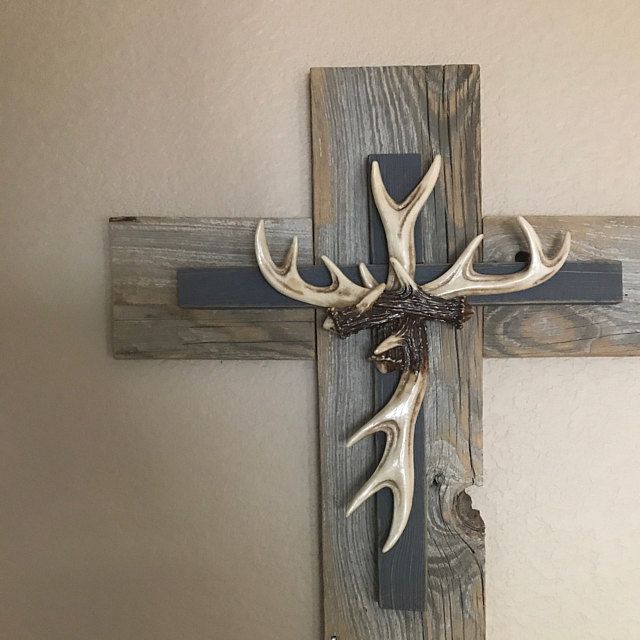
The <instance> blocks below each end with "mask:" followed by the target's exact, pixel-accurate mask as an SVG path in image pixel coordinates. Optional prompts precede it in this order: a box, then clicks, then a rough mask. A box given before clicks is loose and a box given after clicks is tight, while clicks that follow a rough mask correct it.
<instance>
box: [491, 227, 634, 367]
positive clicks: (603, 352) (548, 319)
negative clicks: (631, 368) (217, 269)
mask: <svg viewBox="0 0 640 640" xmlns="http://www.w3.org/2000/svg"><path fill="white" fill-rule="evenodd" d="M527 219H528V220H529V221H530V222H531V224H533V226H534V227H535V228H536V230H537V231H538V232H539V234H540V237H541V238H542V240H543V242H544V244H545V246H554V245H555V246H557V244H558V242H559V239H560V236H561V233H560V232H561V230H567V231H571V234H572V245H571V253H570V255H569V259H570V260H601V259H605V260H620V261H621V262H622V268H623V285H624V300H623V302H622V303H621V304H619V305H615V306H577V305H575V306H574V305H562V306H557V307H556V306H550V307H544V308H540V307H535V306H519V307H500V306H498V307H492V308H490V309H487V311H486V312H485V329H484V331H485V337H484V353H485V355H486V356H488V357H490V358H522V357H541V356H583V357H588V356H638V355H640V250H639V247H640V217H637V216H633V217H632V216H527ZM484 229H485V231H486V232H487V239H486V241H485V258H486V259H488V260H505V259H507V258H508V257H512V256H513V252H514V251H516V250H517V247H518V246H519V244H520V242H521V240H520V238H519V234H518V231H517V225H516V223H515V219H514V218H510V217H506V218H503V217H487V218H485V219H484Z"/></svg>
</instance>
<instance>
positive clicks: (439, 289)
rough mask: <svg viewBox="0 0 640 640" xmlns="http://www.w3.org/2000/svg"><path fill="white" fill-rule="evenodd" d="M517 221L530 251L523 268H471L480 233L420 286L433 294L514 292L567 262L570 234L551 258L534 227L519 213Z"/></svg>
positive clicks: (543, 277) (480, 239) (567, 234)
mask: <svg viewBox="0 0 640 640" xmlns="http://www.w3.org/2000/svg"><path fill="white" fill-rule="evenodd" d="M518 224H519V225H520V227H521V229H522V231H523V232H524V235H525V236H526V238H527V243H528V244H529V252H530V260H529V264H528V265H527V267H526V268H524V269H523V270H522V271H518V272H517V273H513V274H509V275H502V276H494V275H487V274H483V273H478V272H477V271H476V270H475V269H474V268H473V256H474V254H475V252H476V250H477V249H478V247H479V246H480V243H481V242H482V239H483V237H484V236H483V235H482V234H480V235H479V236H476V237H475V238H474V239H473V240H472V241H471V242H470V243H469V244H468V246H467V248H466V249H465V250H464V251H463V252H462V253H461V254H460V257H459V258H458V259H457V260H456V262H455V263H454V264H453V266H452V267H451V268H450V269H449V270H447V271H446V272H445V273H443V274H442V275H441V276H440V277H439V278H436V279H435V280H432V281H431V282H427V283H426V284H423V285H422V286H421V287H420V288H421V289H422V290H423V291H424V292H425V293H428V294H430V295H432V296H440V297H441V298H453V297H458V296H468V295H476V296H483V295H492V294H496V293H513V292H515V291H523V290H524V289H531V288H532V287H536V286H537V285H539V284H542V283H543V282H546V281H547V280H549V278H551V277H553V276H554V275H555V274H556V273H558V271H560V269H561V268H562V265H563V264H564V263H565V262H566V260H567V257H568V255H569V250H570V249H571V234H570V233H566V234H565V236H564V240H563V241H562V246H561V248H560V250H559V251H558V253H557V254H556V255H555V256H553V257H552V258H548V257H547V256H546V255H545V253H544V250H543V248H542V243H541V242H540V237H539V236H538V234H537V233H536V232H535V230H534V228H533V227H532V226H531V225H530V224H529V223H528V222H527V221H526V220H525V219H524V218H523V217H522V216H518Z"/></svg>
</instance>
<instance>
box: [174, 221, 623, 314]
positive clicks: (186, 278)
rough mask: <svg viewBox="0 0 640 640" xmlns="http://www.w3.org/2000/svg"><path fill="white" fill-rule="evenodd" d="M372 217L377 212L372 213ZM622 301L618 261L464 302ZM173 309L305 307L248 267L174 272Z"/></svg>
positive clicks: (315, 275) (483, 269)
mask: <svg viewBox="0 0 640 640" xmlns="http://www.w3.org/2000/svg"><path fill="white" fill-rule="evenodd" d="M376 215H377V214H376ZM450 266H451V265H443V264H440V265H438V264H436V265H431V264H422V265H420V264H419V265H417V267H416V278H415V280H416V282H419V283H423V282H429V281H431V280H434V279H435V278H437V277H438V276H440V275H442V274H443V273H444V272H445V271H446V270H447V269H448V268H449V267H450ZM368 268H369V271H370V272H371V275H373V277H374V278H375V279H376V280H378V281H379V282H382V281H384V280H386V278H387V265H386V264H385V265H377V264H375V263H373V260H372V264H370V265H368ZM474 268H475V269H476V271H478V272H479V273H486V274H492V275H501V274H507V273H515V272H516V271H519V270H520V269H522V268H523V264H522V263H513V262H495V263H487V262H485V263H483V264H476V265H474ZM340 269H341V270H342V271H343V272H344V273H345V274H346V275H347V276H348V277H349V278H350V279H351V280H353V281H354V282H359V281H360V276H359V275H358V267H357V266H344V265H340ZM299 272H300V275H301V276H302V278H303V280H305V281H306V282H309V283H311V284H314V285H317V286H326V285H328V284H330V283H331V276H330V274H329V272H328V271H327V269H326V267H325V266H323V265H311V266H300V268H299ZM621 301H622V264H621V263H620V262H619V261H616V260H614V261H598V262H568V263H566V264H565V265H564V266H563V267H562V269H561V270H560V271H559V272H558V273H557V274H556V275H555V276H554V277H553V278H551V280H548V281H547V282H545V283H544V284H541V285H539V286H537V287H534V288H533V289H525V290H524V291H517V292H515V293H503V294H498V295H493V296H482V297H473V296H471V297H470V298H469V303H470V304H471V305H482V306H487V305H493V304H501V305H503V304H617V303H619V302H621ZM178 305H179V306H181V307H184V308H187V309H224V308H228V309H238V308H245V309H248V308H282V309H292V308H301V309H304V308H305V307H307V305H306V304H305V303H304V302H299V301H298V300H294V299H293V298H289V297H287V296H285V295H283V294H281V293H279V292H278V291H276V290H275V289H274V288H273V287H271V286H270V285H269V284H268V283H267V282H266V280H265V279H264V278H263V277H262V275H261V273H260V272H259V271H258V270H257V269H255V268H254V267H219V268H215V269H191V268H186V269H178Z"/></svg>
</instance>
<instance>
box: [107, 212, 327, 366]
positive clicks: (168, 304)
mask: <svg viewBox="0 0 640 640" xmlns="http://www.w3.org/2000/svg"><path fill="white" fill-rule="evenodd" d="M257 222H258V221H257V219H255V218H153V217H138V218H136V217H126V218H112V219H111V220H110V221H109V236H110V266H111V303H112V350H113V355H114V357H116V358H169V359H175V358H193V359H202V358H206V359H209V358H211V359H230V360H244V359H250V360H261V359H294V360H299V359H313V358H314V357H315V325H314V317H315V312H314V311H313V310H312V309H308V308H307V309H273V310H267V309H260V310H246V309H245V310H194V309H181V308H180V307H178V304H177V290H176V270H177V269H179V268H181V267H187V266H189V267H219V266H230V267H238V266H251V267H253V268H254V269H256V270H257V266H256V262H255V255H254V249H253V235H254V232H255V228H256V225H257ZM266 228H267V233H268V235H269V242H270V246H271V249H272V252H273V255H274V258H276V259H281V258H282V257H283V256H284V253H285V252H286V249H287V248H288V246H289V242H290V241H291V238H292V236H294V235H297V236H298V239H299V247H300V260H301V261H305V262H307V263H311V262H312V260H313V255H312V231H311V220H310V219H308V218H278V219H269V220H267V221H266Z"/></svg>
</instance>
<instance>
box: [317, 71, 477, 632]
mask: <svg viewBox="0 0 640 640" xmlns="http://www.w3.org/2000/svg"><path fill="white" fill-rule="evenodd" d="M479 98H480V93H479V69H478V68H477V67H474V66H451V67H385V68H352V69H314V70H312V72H311V100H312V141H313V176H314V233H315V253H316V258H317V257H319V255H320V254H322V253H324V254H326V255H328V256H331V258H332V259H334V260H335V261H336V262H337V263H338V264H353V263H356V262H358V261H360V260H363V259H366V256H367V255H368V254H369V238H368V229H367V224H366V219H367V200H368V197H367V194H368V190H367V171H366V158H367V156H368V155H370V154H377V153H415V152H418V153H420V155H421V157H422V160H423V169H424V168H425V166H427V165H428V163H430V162H431V160H432V159H433V156H434V154H435V153H437V152H439V153H441V154H442V155H443V160H444V175H443V177H442V178H441V179H440V181H439V185H438V186H437V187H436V192H435V197H432V198H431V199H430V203H429V204H428V206H427V211H426V215H425V216H424V219H423V229H424V238H425V243H424V250H425V260H426V261H427V262H448V261H450V260H451V259H452V258H454V257H456V255H457V253H458V252H459V251H461V250H462V249H463V248H464V246H465V245H466V243H467V242H468V241H469V240H471V238H472V237H473V236H474V235H475V234H476V233H477V231H478V229H479V224H480V139H479V131H480V128H479V117H480V113H479ZM480 328H481V319H480V317H479V316H477V317H476V319H475V320H473V321H472V322H471V323H469V324H468V325H467V326H466V327H465V328H464V329H463V330H462V332H459V333H457V334H456V332H455V331H454V330H453V329H451V330H449V329H450V328H449V327H433V328H432V329H431V337H432V340H431V347H432V348H431V376H430V377H431V379H432V380H434V384H433V385H432V386H431V388H430V390H429V391H428V394H427V399H426V403H427V404H426V410H425V425H424V429H425V433H426V440H425V451H426V459H427V465H426V467H427V473H426V474H425V476H424V477H423V478H418V479H416V480H417V482H423V483H424V487H425V495H426V498H425V512H426V514H427V539H428V542H427V549H426V567H424V570H425V571H426V584H427V596H426V603H425V606H426V609H427V610H426V611H425V612H416V611H398V610H392V609H383V608H381V607H379V605H378V603H377V602H376V596H377V594H376V583H375V575H376V569H375V561H376V556H377V549H378V545H379V537H381V536H380V534H376V533H375V531H376V527H375V524H376V519H375V513H374V509H373V506H374V505H373V501H372V500H369V501H368V502H367V503H365V504H364V505H363V506H362V507H361V508H360V509H359V510H358V511H357V512H356V513H354V514H353V515H352V516H351V518H350V519H349V520H347V519H345V505H346V503H347V501H348V499H349V498H350V497H351V496H352V495H353V493H354V492H355V491H356V490H357V489H358V487H359V486H361V484H362V482H363V481H364V480H365V479H366V478H367V477H368V476H369V475H370V474H371V472H372V471H373V470H374V468H375V466H376V463H377V459H376V456H375V453H374V445H373V442H371V441H368V442H366V441H363V442H361V443H359V444H358V445H357V446H354V447H352V448H351V449H350V450H349V451H347V449H346V447H345V442H346V440H347V438H348V436H349V435H351V434H352V433H353V432H354V431H355V430H356V428H357V427H358V426H359V425H361V424H362V423H363V422H364V421H366V420H367V419H368V418H369V417H370V416H371V414H372V411H373V392H374V387H373V384H374V383H373V380H374V377H373V376H374V374H373V368H372V366H371V364H370V363H369V362H368V361H367V360H366V357H367V355H368V353H369V349H370V341H369V338H368V336H364V335H355V336H351V337H350V338H349V339H348V340H335V338H334V337H333V336H330V335H328V334H326V333H325V332H323V331H322V330H320V329H319V331H318V334H317V341H318V363H317V366H318V384H319V427H320V454H321V469H322V523H323V531H322V541H323V568H324V604H325V607H324V612H325V638H327V640H329V639H330V638H331V637H332V636H335V637H337V638H338V639H339V640H371V639H372V638H375V639H376V640H392V639H393V640H414V639H416V638H428V639H429V640H445V639H448V640H451V639H452V638H455V639H456V640H470V639H474V640H479V639H481V638H484V629H485V624H484V580H483V566H484V527H483V524H482V520H481V519H480V517H479V515H478V514H477V513H476V512H475V511H474V510H473V509H472V508H471V506H470V501H469V499H468V497H467V496H466V494H465V493H464V489H465V488H466V487H468V486H469V485H471V484H473V483H474V482H478V481H479V479H480V477H481V466H482V460H481V446H482V442H481V424H480V416H481V357H482V349H481V331H480ZM370 440H372V439H370Z"/></svg>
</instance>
